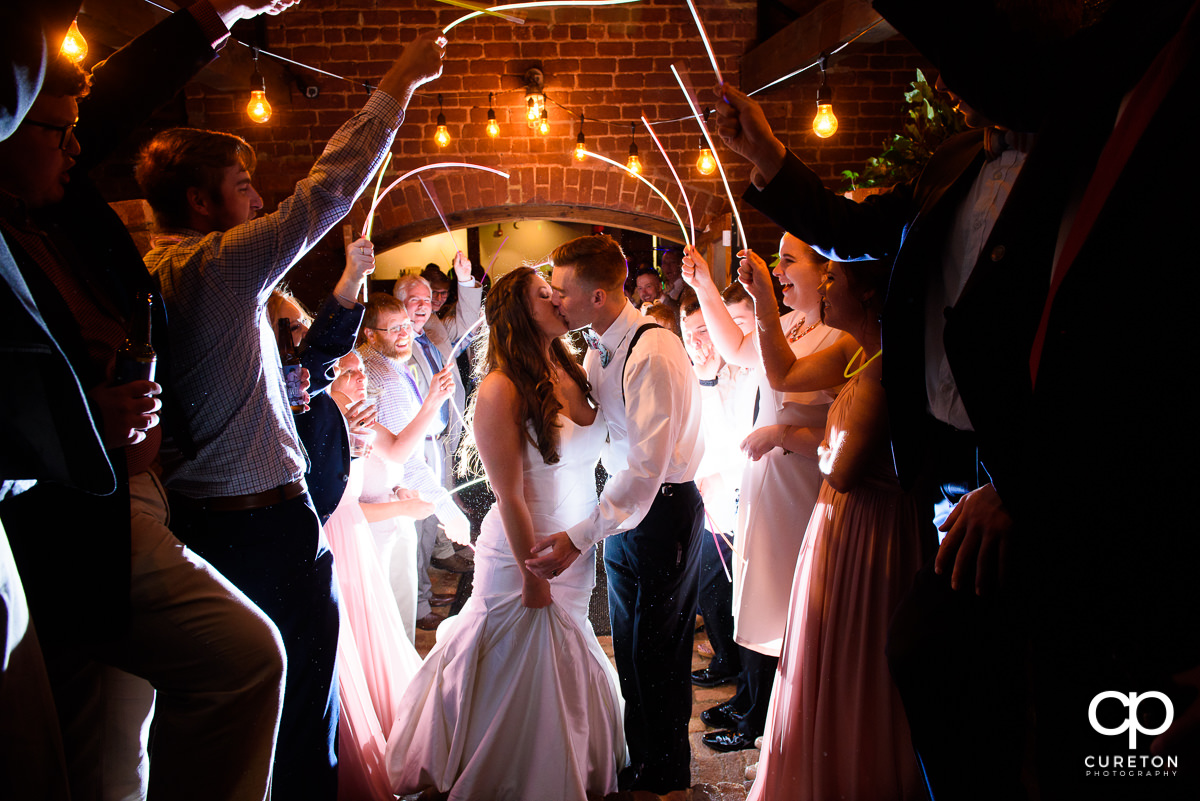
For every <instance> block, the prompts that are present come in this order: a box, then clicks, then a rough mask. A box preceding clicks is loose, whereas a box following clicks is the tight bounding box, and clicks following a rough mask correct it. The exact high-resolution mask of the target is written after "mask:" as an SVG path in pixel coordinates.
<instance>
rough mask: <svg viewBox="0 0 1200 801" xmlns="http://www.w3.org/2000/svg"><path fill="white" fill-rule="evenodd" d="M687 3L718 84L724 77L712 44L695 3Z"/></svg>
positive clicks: (689, 1)
mask: <svg viewBox="0 0 1200 801" xmlns="http://www.w3.org/2000/svg"><path fill="white" fill-rule="evenodd" d="M687 4H688V9H689V10H690V11H691V12H692V19H694V20H696V27H697V28H698V29H699V30H700V41H702V42H704V49H705V51H707V52H708V60H709V61H711V62H712V65H713V72H715V73H716V74H717V85H718V86H719V85H721V84H723V83H725V79H724V78H722V77H721V68H720V67H718V66H717V57H716V55H714V54H713V49H712V45H711V44H709V43H708V34H707V33H705V32H704V23H703V22H701V21H700V15H699V14H698V13H696V5H695V4H694V3H693V2H692V0H687ZM710 149H711V148H710Z"/></svg>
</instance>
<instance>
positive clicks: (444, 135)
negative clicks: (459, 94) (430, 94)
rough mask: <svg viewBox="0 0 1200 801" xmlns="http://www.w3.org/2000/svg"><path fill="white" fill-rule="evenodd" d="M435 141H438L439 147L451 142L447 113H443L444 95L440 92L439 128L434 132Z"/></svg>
mask: <svg viewBox="0 0 1200 801" xmlns="http://www.w3.org/2000/svg"><path fill="white" fill-rule="evenodd" d="M433 141H435V142H437V145H438V147H445V146H446V145H448V144H450V132H449V131H447V130H446V115H445V114H443V113H442V96H441V95H440V94H439V95H438V115H437V130H436V131H435V132H434V134H433Z"/></svg>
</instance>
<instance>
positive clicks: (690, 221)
mask: <svg viewBox="0 0 1200 801" xmlns="http://www.w3.org/2000/svg"><path fill="white" fill-rule="evenodd" d="M642 125H645V126H646V130H647V131H649V132H650V138H651V139H653V140H654V144H655V145H657V146H658V152H659V153H662V157H663V161H665V162H667V166H668V167H669V168H670V169H671V175H673V176H675V183H676V184H678V185H679V194H681V195H683V205H685V206H687V211H688V225H690V226H691V228H692V241H693V242H695V241H696V221H695V220H694V219H692V201H690V200H688V196H687V191H686V190H685V189H684V188H683V181H681V180H679V173H677V172H675V165H674V164H672V163H671V159H669V158H667V151H666V150H665V149H663V146H662V142H660V141H658V137H657V136H655V135H654V129H653V128H651V127H650V123H649V122H648V121H647V120H646V115H645V114H643V115H642Z"/></svg>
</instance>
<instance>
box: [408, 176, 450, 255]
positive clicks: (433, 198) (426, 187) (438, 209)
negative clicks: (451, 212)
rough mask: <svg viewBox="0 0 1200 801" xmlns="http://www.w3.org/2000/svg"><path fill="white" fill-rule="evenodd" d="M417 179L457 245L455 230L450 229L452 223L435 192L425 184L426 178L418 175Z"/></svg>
mask: <svg viewBox="0 0 1200 801" xmlns="http://www.w3.org/2000/svg"><path fill="white" fill-rule="evenodd" d="M417 180H418V181H420V182H421V188H422V189H424V190H425V194H426V195H428V196H429V202H430V203H432V204H433V210H434V211H436V212H437V216H438V219H439V220H441V221H442V227H443V228H445V229H446V236H448V237H450V243H451V244H453V245H455V247H457V244H456V243H455V242H454V232H453V231H451V230H450V225H449V223H447V222H446V215H444V214H442V209H441V207H439V206H438V202H437V198H435V197H434V196H433V192H430V191H429V187H428V186H426V185H425V179H424V178H422V177H421V176H419V175H418V176H417ZM442 255H445V254H442Z"/></svg>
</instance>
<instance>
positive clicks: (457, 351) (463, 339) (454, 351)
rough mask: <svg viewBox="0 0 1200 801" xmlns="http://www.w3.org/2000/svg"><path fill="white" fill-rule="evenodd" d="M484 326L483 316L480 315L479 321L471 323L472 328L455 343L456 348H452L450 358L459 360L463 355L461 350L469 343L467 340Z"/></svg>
mask: <svg viewBox="0 0 1200 801" xmlns="http://www.w3.org/2000/svg"><path fill="white" fill-rule="evenodd" d="M482 324H483V315H482V314H481V315H479V319H478V320H476V321H475V322H473V323H471V327H470V328H468V329H467V330H466V331H464V332H463V335H462V336H461V337H459V338H458V341H457V342H455V343H454V347H452V348H450V358H451V359H457V358H458V354H460V353H462V350H460V348H462V347H463V343H465V342H466V341H467V339H469V338H470V336H471V332H472V331H474V330H475V329H476V328H478V327H479V326H480V325H482Z"/></svg>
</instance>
